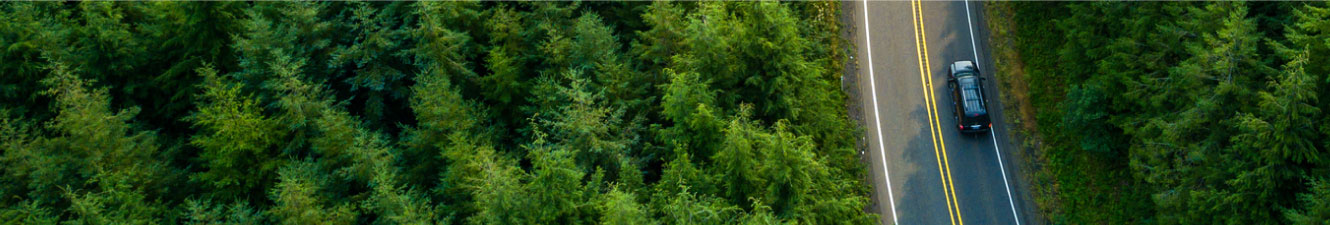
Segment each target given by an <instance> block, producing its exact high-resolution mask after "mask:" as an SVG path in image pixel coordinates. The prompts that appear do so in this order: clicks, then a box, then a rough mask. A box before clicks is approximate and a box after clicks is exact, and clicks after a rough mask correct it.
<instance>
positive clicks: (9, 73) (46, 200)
mask: <svg viewBox="0 0 1330 225" xmlns="http://www.w3.org/2000/svg"><path fill="white" fill-rule="evenodd" d="M839 4H840V3H838V2H679V3H671V2H582V3H578V2H4V3H0V223H3V224H56V223H63V224H463V223H466V224H593V223H595V224H657V223H663V224H719V223H726V224H728V223H745V224H776V223H803V224H868V223H874V222H875V221H876V218H877V217H878V216H877V215H873V214H870V213H868V212H866V210H865V209H866V207H868V205H869V204H871V200H870V199H869V198H868V186H867V185H866V184H864V183H862V176H863V173H864V171H863V170H864V169H863V166H862V165H861V164H860V163H858V162H859V161H858V157H857V154H856V151H855V150H854V148H855V137H856V136H857V135H856V134H857V130H856V128H855V127H856V125H855V124H854V123H853V122H851V121H850V120H849V119H848V118H847V116H846V115H847V113H846V108H845V106H844V104H845V102H846V100H845V98H846V97H845V93H843V92H842V91H841V90H840V86H839V77H840V74H841V73H842V72H843V71H842V69H843V68H844V65H845V63H846V62H845V60H846V51H847V49H848V47H847V46H846V44H845V43H846V42H845V41H844V39H843V38H842V37H841V36H840V35H841V30H840V29H841V27H840V26H841V24H840V21H839V20H838V17H837V16H838V13H839ZM1299 12H1302V11H1299ZM1320 12H1322V13H1323V12H1324V11H1320ZM1312 13H1316V12H1315V11H1308V13H1306V14H1308V15H1321V14H1312ZM1226 15H1227V14H1225V15H1219V16H1226ZM1298 18H1301V17H1298ZM1242 21H1248V20H1240V21H1238V22H1242ZM1243 35H1246V34H1245V33H1244V34H1243ZM1309 35H1319V33H1310V34H1309ZM1280 40H1283V39H1282V38H1281V39H1280ZM1261 43H1264V42H1261ZM1310 43H1320V44H1321V45H1317V46H1321V48H1320V49H1324V43H1323V42H1310ZM1246 44H1251V45H1253V46H1254V45H1255V44H1259V43H1255V42H1253V43H1246ZM1262 46H1264V45H1262ZM1198 47H1199V46H1198ZM1262 48H1264V47H1262ZM1244 50H1245V49H1244ZM1322 51H1324V50H1322ZM1290 52H1292V51H1290ZM1323 53H1324V52H1321V54H1318V53H1313V54H1311V55H1312V57H1311V58H1310V62H1312V63H1302V64H1296V63H1295V64H1291V65H1308V67H1307V70H1306V73H1305V74H1319V73H1318V72H1322V71H1324V69H1323V68H1320V67H1319V65H1325V64H1318V63H1317V62H1323V61H1317V60H1320V58H1318V57H1317V55H1324V54H1323ZM1252 56H1253V57H1252V58H1251V60H1247V59H1248V58H1241V59H1243V60H1245V61H1234V62H1240V63H1249V62H1250V63H1256V64H1258V65H1267V64H1270V62H1267V61H1261V60H1264V59H1265V58H1262V57H1258V56H1262V55H1259V54H1253V55H1252ZM1243 57H1246V56H1245V55H1243ZM1282 61H1283V60H1282V58H1281V62H1282ZM1293 62H1307V60H1303V61H1293ZM1246 65H1247V64H1242V65H1235V68H1242V69H1243V71H1242V72H1247V69H1248V68H1255V67H1247V66H1246ZM1313 66H1318V67H1313ZM1262 68H1264V67H1262ZM1200 69H1207V70H1211V69H1208V68H1200ZM1252 71H1255V72H1263V73H1265V72H1267V71H1274V70H1272V69H1267V70H1252ZM1299 71H1301V70H1299ZM1269 73H1270V75H1260V76H1257V75H1255V74H1253V75H1246V74H1242V76H1240V77H1242V78H1241V79H1247V80H1260V79H1265V77H1279V76H1275V75H1276V73H1273V72H1269ZM1301 74H1304V73H1297V74H1295V75H1294V76H1308V75H1301ZM1299 79H1303V80H1305V81H1306V82H1304V83H1298V84H1297V85H1294V86H1292V87H1293V89H1291V90H1290V91H1292V93H1286V92H1274V93H1273V95H1271V94H1258V93H1263V92H1257V91H1251V92H1250V93H1246V94H1251V95H1253V96H1257V95H1260V96H1267V95H1268V96H1271V97H1269V99H1271V100H1272V101H1282V100H1283V99H1286V98H1287V97H1285V96H1287V95H1289V94H1292V95H1296V96H1297V97H1295V98H1293V99H1291V101H1294V102H1301V101H1305V100H1307V99H1311V100H1314V99H1316V97H1315V96H1313V95H1302V94H1301V93H1302V92H1304V91H1307V92H1315V90H1314V89H1313V88H1315V87H1317V86H1316V85H1315V84H1313V83H1312V82H1313V81H1316V82H1319V81H1320V80H1324V78H1305V79H1304V78H1299ZM1317 79H1319V80H1317ZM1279 80H1283V79H1279ZM1210 83H1211V82H1209V80H1198V81H1197V82H1196V85H1197V86H1199V87H1204V86H1206V84H1210ZM1240 84H1242V83H1240ZM1272 85H1276V86H1277V85H1284V83H1283V82H1278V83H1272ZM1299 85H1301V86H1299ZM1248 86H1250V87H1253V89H1252V90H1274V89H1271V88H1266V86H1265V85H1263V83H1261V85H1257V83H1251V85H1246V86H1243V87H1248ZM1285 86H1287V85H1285ZM1281 87H1282V86H1281ZM1204 90H1208V89H1202V90H1195V91H1204ZM1279 90H1283V89H1279ZM1188 93H1192V92H1188ZM1319 93H1324V92H1319ZM1231 97H1237V96H1231ZM1252 99H1253V100H1252V101H1253V102H1256V101H1257V100H1256V99H1260V98H1252ZM1322 99H1327V100H1330V98H1322ZM1221 100H1223V99H1216V100H1215V101H1221ZM1105 101H1116V100H1105ZM1280 103H1281V102H1274V103H1270V104H1280ZM1212 106H1213V105H1212ZM1316 106H1317V105H1316V104H1309V105H1307V106H1305V107H1303V108H1299V109H1307V110H1301V111H1298V112H1300V113H1301V114H1296V115H1293V116H1292V117H1280V116H1278V115H1277V114H1278V113H1279V112H1280V111H1269V112H1267V111H1260V110H1256V109H1263V108H1262V107H1252V106H1245V105H1232V107H1249V108H1242V109H1244V110H1239V111H1242V112H1250V113H1247V114H1241V115H1237V116H1240V118H1243V119H1242V121H1244V122H1241V123H1239V124H1250V125H1249V126H1245V127H1249V128H1242V129H1239V128H1232V129H1235V130H1238V131H1246V130H1251V131H1252V132H1256V133H1253V134H1252V135H1247V136H1244V137H1245V138H1238V139H1234V140H1235V141H1241V140H1247V139H1261V138H1274V137H1271V136H1269V135H1261V134H1262V133H1259V132H1267V134H1269V133H1273V134H1278V135H1284V134H1286V132H1281V131H1280V130H1270V129H1296V128H1297V127H1288V126H1287V124H1290V123H1289V122H1291V123H1292V124H1294V125H1298V123H1300V122H1304V121H1315V120H1319V119H1320V116H1319V115H1320V114H1319V111H1315V110H1314V109H1315V107H1316ZM1226 107H1227V106H1226ZM1245 109H1251V110H1245ZM1302 112H1305V113H1302ZM1313 115H1314V116H1315V117H1307V116H1313ZM1269 119H1276V120H1273V121H1279V119H1282V120H1284V121H1287V120H1292V121H1287V122H1285V123H1279V122H1273V123H1260V122H1259V121H1262V120H1269ZM1308 125H1311V124H1308ZM1311 126H1314V125H1311ZM1318 132H1319V131H1317V132H1303V133H1296V134H1290V135H1298V136H1292V137H1296V138H1306V140H1304V139H1297V140H1299V142H1291V144H1304V145H1295V146H1291V147H1310V148H1314V149H1323V148H1322V147H1321V146H1322V144H1323V143H1321V142H1313V141H1308V140H1315V138H1316V137H1321V136H1319V135H1321V134H1322V133H1318ZM1275 137H1280V136H1275ZM1281 140H1283V139H1281ZM1224 143H1228V142H1224ZM1254 143H1268V142H1259V141H1258V142H1254ZM1281 143H1282V142H1281ZM1268 147H1270V146H1243V148H1268ZM1106 148H1110V149H1117V148H1121V147H1118V146H1107V147H1106ZM1290 153H1294V154H1293V155H1285V154H1274V155H1270V156H1274V157H1284V156H1290V157H1293V158H1292V159H1289V160H1285V158H1277V159H1278V160H1277V161H1275V162H1278V163H1283V164H1278V165H1276V166H1287V167H1291V168H1311V167H1308V166H1304V165H1310V164H1311V163H1318V162H1324V161H1325V160H1327V159H1325V158H1320V157H1321V156H1320V155H1315V154H1301V151H1291V152H1290ZM1216 156H1218V155H1216ZM1261 162H1265V161H1261ZM1253 163H1256V162H1255V161H1253ZM1261 165H1265V164H1251V165H1244V166H1248V167H1258V166H1261ZM1248 167H1243V168H1248ZM1283 171H1284V170H1277V171H1275V172H1279V176H1278V177H1277V178H1278V179H1287V182H1286V183H1277V184H1279V185H1280V186H1277V187H1276V188H1281V189H1279V190H1285V189H1287V190H1298V191H1304V190H1306V189H1307V185H1306V184H1304V182H1302V181H1303V180H1304V179H1303V178H1302V177H1303V174H1297V173H1296V172H1295V171H1290V172H1287V174H1286V173H1285V172H1283ZM1299 171H1304V170H1299ZM1305 171H1307V172H1308V174H1310V172H1313V171H1311V170H1305ZM1280 181H1284V180H1280ZM1258 183H1259V182H1258ZM1282 193H1283V192H1277V193H1276V194H1277V196H1276V197H1278V198H1269V199H1268V201H1273V202H1276V203H1293V202H1296V201H1294V200H1293V198H1294V197H1295V196H1293V195H1287V196H1286V195H1284V194H1282ZM1322 196H1324V195H1322ZM1252 199H1254V198H1252ZM1258 200H1262V201H1266V200H1264V199H1258ZM1261 203H1264V202H1261ZM1253 204H1258V203H1253ZM1290 206H1293V205H1290ZM1271 212H1278V211H1271Z"/></svg>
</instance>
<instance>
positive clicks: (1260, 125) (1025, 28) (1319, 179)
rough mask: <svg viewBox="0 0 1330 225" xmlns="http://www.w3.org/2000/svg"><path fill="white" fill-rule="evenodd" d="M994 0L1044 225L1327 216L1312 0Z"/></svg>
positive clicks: (1327, 158)
mask: <svg viewBox="0 0 1330 225" xmlns="http://www.w3.org/2000/svg"><path fill="white" fill-rule="evenodd" d="M1000 5H1005V6H1007V7H1010V10H1011V11H1012V12H1013V13H1012V15H1013V16H1012V20H1013V21H1014V25H1013V27H1014V29H1013V30H1014V33H1013V36H1015V40H1016V41H1015V42H1016V44H1015V45H1014V46H1016V47H1015V48H1016V49H1017V50H1018V52H1019V57H1020V60H1021V61H1022V62H1023V63H1024V64H1023V70H1022V71H1023V73H1024V79H1026V80H1027V81H1028V82H1029V96H1030V102H1032V103H1033V107H1034V108H1035V110H1036V111H1037V119H1036V121H1033V122H1036V123H1037V124H1038V128H1037V129H1038V130H1037V134H1038V135H1040V136H1042V138H1043V140H1044V141H1046V143H1045V145H1044V146H1043V147H1042V148H1043V149H1042V150H1041V151H1043V154H1044V155H1043V157H1042V158H1043V159H1044V160H1046V162H1045V163H1046V164H1045V166H1044V168H1042V169H1041V170H1044V171H1047V172H1049V173H1051V174H1052V178H1053V179H1052V181H1053V182H1055V184H1054V185H1047V186H1048V187H1051V188H1053V190H1052V191H1036V192H1041V193H1051V194H1052V196H1042V197H1045V198H1047V197H1054V198H1056V201H1055V202H1057V205H1056V206H1054V207H1051V208H1048V209H1047V210H1049V211H1050V213H1052V215H1051V219H1052V222H1054V223H1061V224H1326V223H1327V222H1330V126H1327V125H1326V123H1327V122H1330V117H1328V116H1330V114H1327V113H1328V112H1327V110H1330V58H1327V56H1330V5H1327V4H1326V2H1323V1H1322V2H1014V3H1004V4H1000ZM1036 185H1038V184H1036ZM1036 198H1040V196H1036Z"/></svg>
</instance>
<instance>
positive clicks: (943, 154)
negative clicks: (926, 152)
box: [910, 0, 965, 225]
mask: <svg viewBox="0 0 1330 225" xmlns="http://www.w3.org/2000/svg"><path fill="white" fill-rule="evenodd" d="M923 13H924V9H923V3H922V2H919V1H918V0H913V1H910V14H911V16H912V17H913V19H914V21H912V22H913V23H914V24H913V25H914V44H915V55H916V56H918V57H919V60H918V62H919V69H920V71H919V77H920V78H921V79H920V82H922V83H923V85H924V86H923V87H924V108H926V109H927V111H928V125H929V126H928V128H929V133H930V134H931V135H932V136H933V155H935V156H937V169H938V174H940V175H941V176H942V192H943V195H944V196H945V197H946V202H947V215H948V216H950V217H951V224H962V225H963V224H965V220H963V219H961V207H960V204H959V203H958V202H957V201H956V186H955V185H954V184H953V182H951V163H950V162H948V161H949V160H947V144H946V141H944V140H943V139H942V124H941V120H939V119H938V118H940V117H938V115H937V101H936V99H934V98H933V97H934V96H936V95H934V93H933V85H932V84H933V72H932V71H933V70H932V67H930V66H929V61H928V39H927V38H926V37H927V35H925V34H926V33H925V32H924V18H923ZM939 149H940V150H939Z"/></svg>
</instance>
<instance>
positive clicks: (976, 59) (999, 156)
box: [965, 0, 1021, 225]
mask: <svg viewBox="0 0 1330 225" xmlns="http://www.w3.org/2000/svg"><path fill="white" fill-rule="evenodd" d="M965 22H966V25H969V26H970V49H971V50H974V66H975V67H976V68H979V67H980V66H979V48H978V47H976V45H975V40H974V21H972V20H970V1H969V0H966V1H965ZM988 134H989V135H992V137H993V154H994V155H997V160H998V169H1000V170H1001V171H1002V188H1005V189H1007V204H1008V205H1011V217H1012V219H1014V220H1016V225H1021V219H1020V215H1019V214H1017V213H1016V203H1015V202H1014V201H1012V200H1011V184H1010V183H1008V182H1007V168H1005V166H1002V152H1000V151H999V150H998V149H1000V147H998V143H997V131H995V129H988Z"/></svg>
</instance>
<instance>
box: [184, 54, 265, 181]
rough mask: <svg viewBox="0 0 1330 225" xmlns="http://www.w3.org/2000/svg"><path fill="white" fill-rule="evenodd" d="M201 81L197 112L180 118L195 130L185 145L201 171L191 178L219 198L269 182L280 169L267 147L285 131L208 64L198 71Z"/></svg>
mask: <svg viewBox="0 0 1330 225" xmlns="http://www.w3.org/2000/svg"><path fill="white" fill-rule="evenodd" d="M198 73H199V74H200V76H202V77H203V79H204V83H203V84H202V85H200V86H201V87H202V88H203V89H204V93H203V95H202V96H200V97H201V98H202V99H203V101H205V103H201V104H200V107H199V109H198V112H196V113H194V115H192V116H190V117H186V118H185V120H188V121H190V122H193V123H194V124H195V126H196V128H199V129H200V132H201V134H199V135H195V136H194V137H193V138H191V140H190V144H191V145H194V146H196V147H198V148H199V149H200V150H202V151H203V152H201V153H200V154H199V161H201V162H203V164H204V165H205V166H206V167H207V168H208V170H207V172H203V173H198V174H195V176H194V179H195V180H199V181H201V182H204V183H208V184H210V185H211V186H212V187H214V188H216V189H217V190H219V191H218V193H229V194H226V195H225V196H240V195H242V194H244V193H253V192H256V191H259V192H261V191H262V188H263V187H267V186H269V185H270V184H271V180H272V179H273V178H274V176H275V175H276V174H275V172H276V170H277V169H278V168H280V167H281V165H282V163H284V162H285V161H282V160H272V158H273V157H276V156H277V154H276V153H275V151H274V149H273V146H274V145H276V144H277V142H278V141H279V140H281V139H282V138H283V137H282V136H284V135H285V132H284V131H283V130H281V126H279V125H280V124H279V123H278V121H277V120H276V119H273V118H268V117H266V116H264V115H263V109H262V108H261V107H260V106H259V105H258V102H257V101H255V99H254V98H253V97H252V95H241V93H240V92H241V90H242V86H243V84H240V83H235V82H232V81H229V80H223V78H221V77H218V75H217V71H216V70H214V69H213V68H212V67H203V68H200V69H199V70H198Z"/></svg>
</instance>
